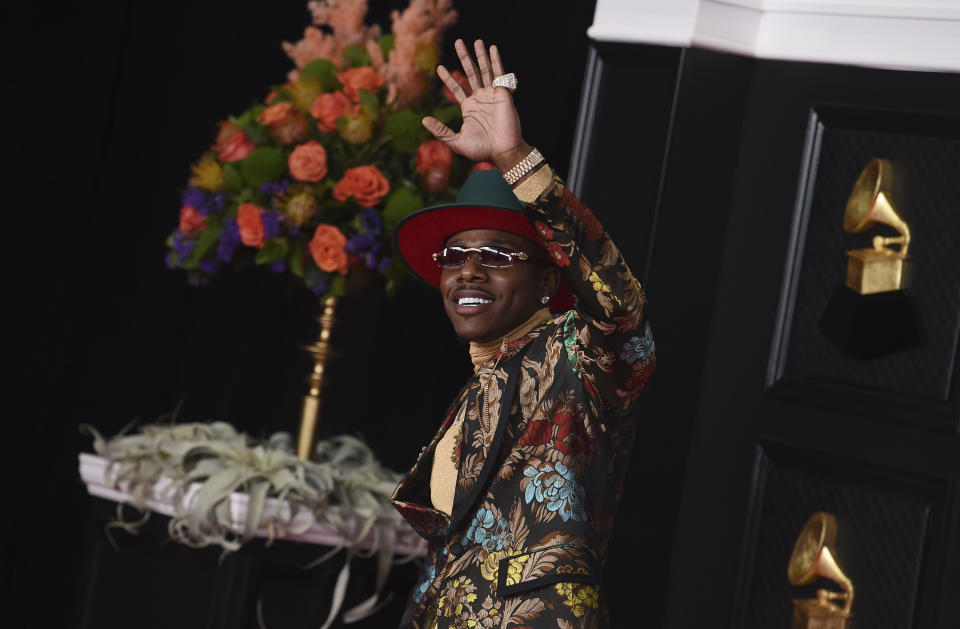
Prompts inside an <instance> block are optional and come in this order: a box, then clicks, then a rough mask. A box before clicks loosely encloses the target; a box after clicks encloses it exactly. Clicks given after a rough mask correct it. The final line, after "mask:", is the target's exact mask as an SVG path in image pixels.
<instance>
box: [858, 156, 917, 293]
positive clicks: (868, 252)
mask: <svg viewBox="0 0 960 629" xmlns="http://www.w3.org/2000/svg"><path fill="white" fill-rule="evenodd" d="M892 190H893V166H892V165H891V164H890V162H888V161H887V160H885V159H872V160H870V162H869V163H868V164H867V165H866V167H865V168H864V169H863V172H861V173H860V176H859V177H858V178H857V182H856V183H855V184H854V186H853V191H852V192H851V193H850V198H849V200H848V201H847V209H846V212H845V214H844V216H843V228H844V229H845V230H846V231H847V232H849V233H851V234H860V233H863V232H865V231H867V230H868V229H870V228H872V227H873V226H874V225H876V224H877V223H883V224H885V225H890V226H891V227H893V228H894V229H896V230H897V231H898V232H899V233H900V235H899V236H895V237H892V238H885V237H883V236H874V238H873V247H868V248H866V249H854V250H852V251H848V252H847V258H848V259H847V286H849V287H850V288H852V289H853V290H855V291H856V292H858V293H860V294H861V295H870V294H873V293H885V292H888V291H896V290H900V289H901V288H902V287H903V275H904V264H905V262H906V260H907V249H908V248H909V247H910V228H909V227H908V226H907V224H906V223H905V222H904V221H903V219H901V218H900V216H898V215H897V212H896V210H895V209H894V207H893V202H892V200H891V192H892ZM895 244H896V245H900V249H899V250H896V249H891V248H890V247H889V246H888V245H895Z"/></svg>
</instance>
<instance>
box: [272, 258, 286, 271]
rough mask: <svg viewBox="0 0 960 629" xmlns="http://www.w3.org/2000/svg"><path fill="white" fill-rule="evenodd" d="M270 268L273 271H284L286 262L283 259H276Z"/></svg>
mask: <svg viewBox="0 0 960 629" xmlns="http://www.w3.org/2000/svg"><path fill="white" fill-rule="evenodd" d="M270 270H271V271H273V272H274V273H283V272H284V271H286V270H287V263H286V262H284V261H283V260H277V261H276V262H274V263H273V264H271V265H270Z"/></svg>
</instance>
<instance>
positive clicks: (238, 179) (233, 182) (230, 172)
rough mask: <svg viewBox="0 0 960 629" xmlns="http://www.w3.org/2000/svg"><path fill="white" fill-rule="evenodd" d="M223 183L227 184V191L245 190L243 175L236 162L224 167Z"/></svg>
mask: <svg viewBox="0 0 960 629" xmlns="http://www.w3.org/2000/svg"><path fill="white" fill-rule="evenodd" d="M223 181H224V183H226V184H227V190H232V191H234V192H236V191H237V190H242V189H243V175H241V174H240V169H239V168H237V163H236V162H230V163H229V164H224V165H223Z"/></svg>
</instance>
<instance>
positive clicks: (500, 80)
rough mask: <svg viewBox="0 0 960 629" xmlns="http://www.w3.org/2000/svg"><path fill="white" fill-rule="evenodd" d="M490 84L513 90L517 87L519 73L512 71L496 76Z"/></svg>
mask: <svg viewBox="0 0 960 629" xmlns="http://www.w3.org/2000/svg"><path fill="white" fill-rule="evenodd" d="M490 85H492V86H493V87H505V88H507V89H508V90H510V91H511V92H512V91H513V90H515V89H517V75H516V74H514V73H513V72H510V73H509V74H501V75H500V76H498V77H497V78H495V79H494V80H493V83H491V84H490Z"/></svg>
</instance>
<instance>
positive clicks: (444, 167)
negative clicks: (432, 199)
mask: <svg viewBox="0 0 960 629" xmlns="http://www.w3.org/2000/svg"><path fill="white" fill-rule="evenodd" d="M451 163H453V152H452V151H451V150H450V147H448V146H447V145H446V144H444V143H443V142H441V141H440V140H424V141H423V143H422V144H421V145H420V148H418V149H417V172H418V173H420V185H422V186H423V189H424V190H426V191H428V192H440V191H441V190H443V189H444V188H446V187H447V184H448V183H450V164H451Z"/></svg>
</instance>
